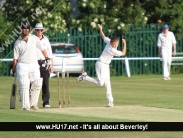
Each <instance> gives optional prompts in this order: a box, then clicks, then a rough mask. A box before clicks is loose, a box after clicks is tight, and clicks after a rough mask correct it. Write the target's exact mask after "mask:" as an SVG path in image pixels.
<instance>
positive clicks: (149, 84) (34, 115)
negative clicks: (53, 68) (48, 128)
mask: <svg viewBox="0 0 183 138" xmlns="http://www.w3.org/2000/svg"><path fill="white" fill-rule="evenodd" d="M171 78H172V79H171V80H170V81H163V80H162V75H139V76H132V77H130V78H127V77H111V84H112V91H113V97H114V104H115V106H114V107H113V108H107V107H106V105H107V100H106V97H105V89H104V87H97V86H95V85H93V84H90V83H88V82H80V83H77V82H76V78H75V77H71V78H70V96H71V103H70V107H67V97H66V106H65V107H62V108H58V83H57V78H51V79H50V90H51V99H50V105H51V107H52V108H50V109H44V108H42V101H41V95H40V100H39V107H40V109H39V110H38V111H32V110H31V111H23V110H21V108H20V107H21V105H20V102H19V101H18V100H19V95H18V94H17V108H16V109H11V110H10V109H9V99H10V91H11V84H12V82H13V77H1V79H0V84H1V86H0V122H113V121H115V122H183V94H182V87H183V86H182V83H183V74H173V75H171ZM60 81H61V79H60ZM61 99H62V93H61ZM17 127H18V126H17ZM1 137H3V138H4V137H10V138H11V137H12V138H14V137H17V138H20V137H27V138H29V137H30V138H34V137H35V138H38V137H41V138H43V137H44V138H57V137H67V138H72V137H83V138H84V137H91V138H94V137H100V138H101V137H106V138H110V137H119V138H121V137H133V138H142V137H144V138H149V137H151V138H152V137H154V138H157V137H161V138H162V137H164V138H171V137H176V138H177V137H182V132H173V133H172V132H11V133H9V132H0V138H1Z"/></svg>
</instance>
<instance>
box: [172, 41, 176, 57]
mask: <svg viewBox="0 0 183 138" xmlns="http://www.w3.org/2000/svg"><path fill="white" fill-rule="evenodd" d="M173 49H174V51H173V55H174V56H176V44H173Z"/></svg>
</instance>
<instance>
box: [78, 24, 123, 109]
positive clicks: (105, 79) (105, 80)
mask: <svg viewBox="0 0 183 138" xmlns="http://www.w3.org/2000/svg"><path fill="white" fill-rule="evenodd" d="M98 28H99V30H100V35H101V37H102V39H103V40H104V42H105V43H106V46H105V48H104V50H103V52H102V54H101V55H100V57H99V60H98V61H97V62H96V63H95V70H96V74H97V79H94V78H91V77H89V76H88V75H87V73H86V72H84V70H83V71H82V74H81V75H80V76H79V77H78V78H77V81H78V82H80V81H82V80H86V81H88V82H91V83H94V84H96V85H98V86H103V85H104V86H105V89H106V97H107V100H108V105H107V106H108V107H113V105H114V103H113V102H114V99H113V96H112V90H111V82H110V69H109V64H110V62H111V59H112V58H113V56H124V55H125V54H126V40H125V39H122V42H123V45H124V47H123V50H122V51H119V50H117V47H118V44H119V39H118V38H117V37H111V38H108V37H106V36H105V34H104V33H103V31H102V26H101V25H100V24H98Z"/></svg>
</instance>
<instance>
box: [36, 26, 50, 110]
mask: <svg viewBox="0 0 183 138" xmlns="http://www.w3.org/2000/svg"><path fill="white" fill-rule="evenodd" d="M34 29H35V34H36V36H37V37H38V38H39V39H40V41H41V45H42V46H43V47H44V48H45V49H46V52H47V53H48V55H49V57H50V60H51V61H52V63H53V58H52V49H51V45H50V42H49V40H48V39H47V38H46V37H45V36H44V35H43V32H44V30H45V29H44V28H43V25H42V23H37V24H36V26H35V28H34ZM37 56H38V63H39V65H40V74H41V77H42V78H43V84H42V100H43V107H45V108H50V103H49V99H50V90H49V78H50V73H52V72H53V66H51V67H50V69H49V70H47V69H46V67H45V58H44V57H43V54H42V53H41V52H40V51H38V50H37Z"/></svg>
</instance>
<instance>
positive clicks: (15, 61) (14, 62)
mask: <svg viewBox="0 0 183 138" xmlns="http://www.w3.org/2000/svg"><path fill="white" fill-rule="evenodd" d="M17 62H18V60H17V59H13V66H12V69H13V70H16V66H17Z"/></svg>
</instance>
